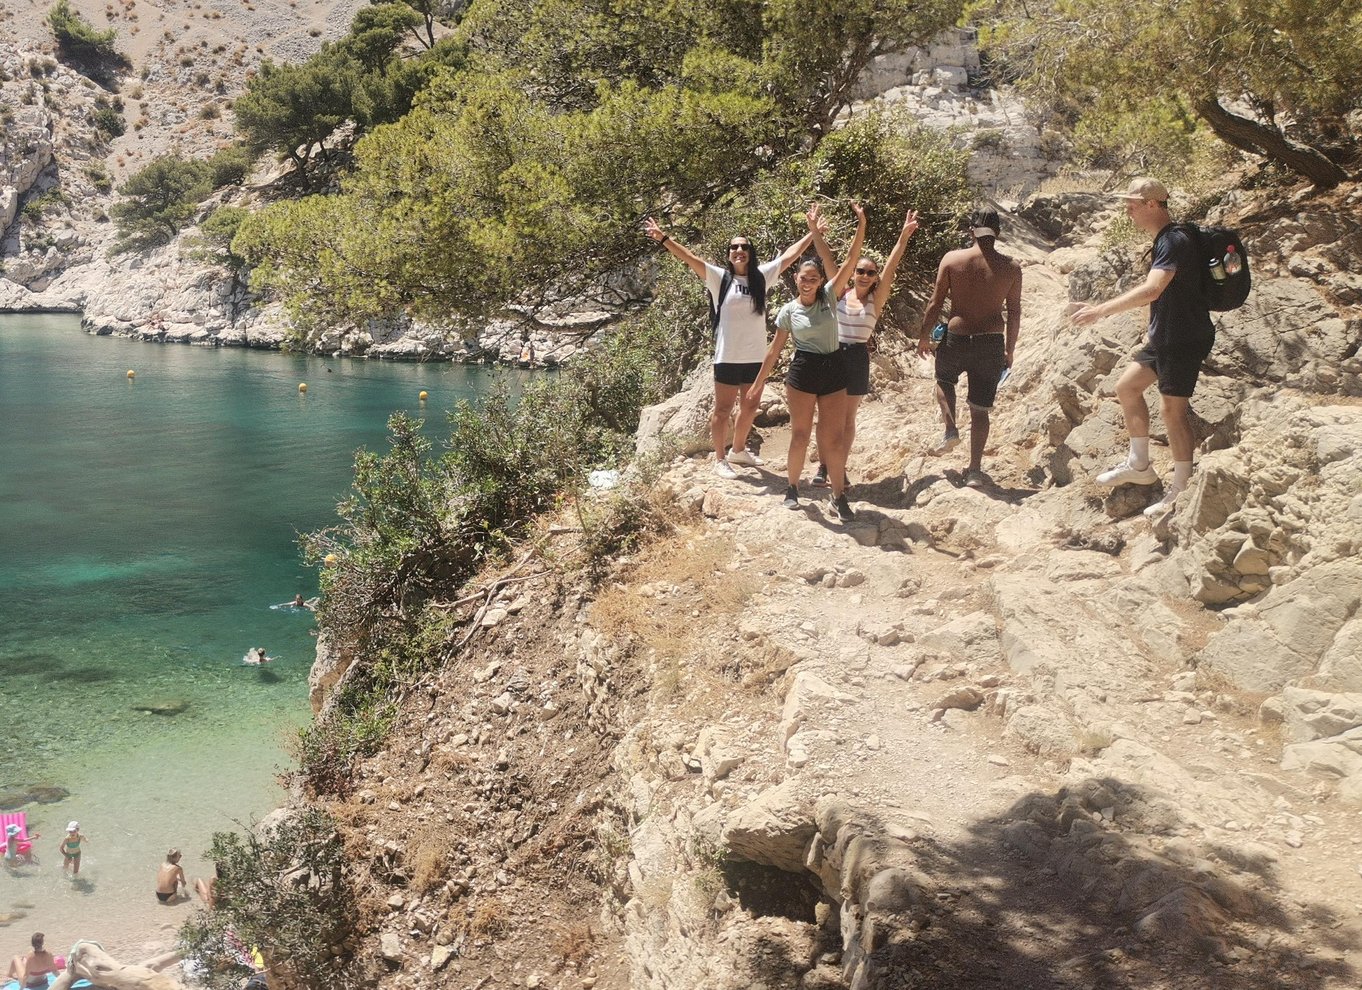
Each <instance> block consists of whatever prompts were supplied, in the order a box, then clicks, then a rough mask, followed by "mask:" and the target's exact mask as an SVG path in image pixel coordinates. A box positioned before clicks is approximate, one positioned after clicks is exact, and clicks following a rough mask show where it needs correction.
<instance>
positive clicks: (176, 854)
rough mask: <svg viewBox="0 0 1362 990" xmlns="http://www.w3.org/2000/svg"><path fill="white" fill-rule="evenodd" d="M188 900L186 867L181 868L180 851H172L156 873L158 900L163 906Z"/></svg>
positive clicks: (167, 854)
mask: <svg viewBox="0 0 1362 990" xmlns="http://www.w3.org/2000/svg"><path fill="white" fill-rule="evenodd" d="M188 898H189V881H188V880H186V879H185V876H184V867H182V866H180V851H179V850H178V849H171V850H170V851H169V852H167V853H166V861H165V862H164V863H162V864H161V868H160V869H159V870H158V871H157V872H156V899H157V900H158V901H160V902H161V903H162V904H173V903H175V902H176V901H178V900H181V899H185V900H187V899H188Z"/></svg>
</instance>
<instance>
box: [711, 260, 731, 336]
mask: <svg viewBox="0 0 1362 990" xmlns="http://www.w3.org/2000/svg"><path fill="white" fill-rule="evenodd" d="M732 287H733V273H732V272H727V271H726V272H724V277H723V278H721V279H720V280H719V297H718V298H717V299H715V298H713V297H711V304H710V307H709V329H710V330H718V329H719V308H720V307H721V306H723V304H724V297H725V296H727V295H728V290H729V289H731V288H732Z"/></svg>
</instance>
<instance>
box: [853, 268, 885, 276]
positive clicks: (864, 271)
mask: <svg viewBox="0 0 1362 990" xmlns="http://www.w3.org/2000/svg"><path fill="white" fill-rule="evenodd" d="M879 273H880V270H879V269H878V268H857V269H856V274H857V275H878V274H879Z"/></svg>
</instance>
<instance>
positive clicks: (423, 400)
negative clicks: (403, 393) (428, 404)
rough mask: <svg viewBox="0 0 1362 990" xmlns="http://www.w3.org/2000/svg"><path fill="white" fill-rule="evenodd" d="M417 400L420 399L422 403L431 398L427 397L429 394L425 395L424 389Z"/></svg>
mask: <svg viewBox="0 0 1362 990" xmlns="http://www.w3.org/2000/svg"><path fill="white" fill-rule="evenodd" d="M417 398H418V399H420V400H421V401H422V402H425V401H426V400H427V399H429V398H430V396H429V395H427V394H426V393H425V390H424V389H423V390H422V392H421V394H420V395H418V396H417Z"/></svg>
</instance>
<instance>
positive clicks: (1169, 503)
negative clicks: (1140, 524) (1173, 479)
mask: <svg viewBox="0 0 1362 990" xmlns="http://www.w3.org/2000/svg"><path fill="white" fill-rule="evenodd" d="M1181 494H1182V492H1180V491H1174V490H1173V489H1172V488H1170V489H1168V491H1166V492H1164V493H1163V498H1161V499H1159V500H1158V501H1157V502H1155V503H1154V504H1153V505H1151V506H1149V507H1148V508H1146V509H1145V510H1144V517H1145V518H1146V519H1157V518H1158V517H1159V516H1161V515H1163V514H1164V513H1165V512H1167V511H1169V510H1170V509H1172V508H1173V503H1174V502H1176V501H1177V500H1178V496H1179V495H1181Z"/></svg>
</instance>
